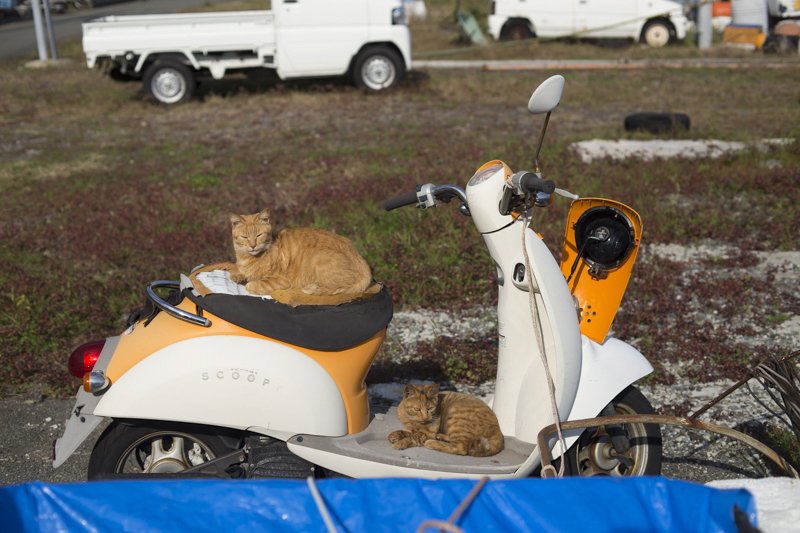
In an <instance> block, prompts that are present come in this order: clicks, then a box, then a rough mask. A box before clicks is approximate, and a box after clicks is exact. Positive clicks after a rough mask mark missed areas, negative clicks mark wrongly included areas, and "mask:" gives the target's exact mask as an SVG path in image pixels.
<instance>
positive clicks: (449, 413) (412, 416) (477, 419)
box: [389, 385, 504, 457]
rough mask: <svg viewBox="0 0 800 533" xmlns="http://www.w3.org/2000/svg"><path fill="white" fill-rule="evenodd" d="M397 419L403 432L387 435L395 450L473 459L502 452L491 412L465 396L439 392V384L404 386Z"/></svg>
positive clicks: (486, 406)
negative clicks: (418, 449)
mask: <svg viewBox="0 0 800 533" xmlns="http://www.w3.org/2000/svg"><path fill="white" fill-rule="evenodd" d="M397 418H399V419H400V422H402V423H403V426H404V427H405V429H404V430H402V429H401V430H398V431H392V432H391V433H389V442H390V443H392V446H393V447H394V448H396V449H398V450H403V449H405V448H410V447H412V446H424V447H426V448H429V449H431V450H437V451H440V452H445V453H452V454H456V455H471V456H474V457H488V456H490V455H495V454H497V453H500V452H501V451H502V450H503V445H504V440H503V433H502V432H501V431H500V424H498V422H497V417H496V416H495V414H494V412H493V411H492V410H491V409H490V408H489V406H488V405H486V404H485V403H483V401H481V400H480V398H476V397H474V396H470V395H469V394H462V393H460V392H439V385H406V386H405V389H404V391H403V400H402V401H401V402H400V405H398V406H397Z"/></svg>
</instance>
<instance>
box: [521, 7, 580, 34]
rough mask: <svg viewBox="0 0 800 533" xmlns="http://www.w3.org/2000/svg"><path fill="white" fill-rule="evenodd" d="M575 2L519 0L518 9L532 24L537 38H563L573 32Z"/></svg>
mask: <svg viewBox="0 0 800 533" xmlns="http://www.w3.org/2000/svg"><path fill="white" fill-rule="evenodd" d="M576 2H577V0H558V1H555V2H554V1H553V0H519V4H518V5H519V6H520V7H519V9H520V12H521V13H525V14H526V15H527V16H528V18H529V19H530V21H531V22H532V23H533V26H534V30H535V31H536V35H537V36H539V37H563V36H565V35H569V34H571V33H572V32H573V31H575V3H576Z"/></svg>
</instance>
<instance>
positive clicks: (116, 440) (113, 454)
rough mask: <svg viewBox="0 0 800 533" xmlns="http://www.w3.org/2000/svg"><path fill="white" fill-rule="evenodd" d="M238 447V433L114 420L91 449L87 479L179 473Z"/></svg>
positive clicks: (218, 429) (220, 429)
mask: <svg viewBox="0 0 800 533" xmlns="http://www.w3.org/2000/svg"><path fill="white" fill-rule="evenodd" d="M154 443H158V445H159V449H160V451H159V452H157V454H158V455H160V457H159V458H155V457H156V454H154V453H153V445H154ZM242 444H243V440H242V436H241V435H240V434H239V433H238V432H235V431H232V430H228V429H225V428H218V427H214V426H202V425H194V424H179V423H174V422H156V421H119V420H114V421H112V422H111V424H110V425H109V426H108V427H107V428H106V429H105V431H103V433H102V434H101V435H100V437H99V438H98V439H97V442H96V443H95V445H94V448H93V449H92V454H91V456H90V458H89V468H88V472H87V478H88V479H89V480H90V481H92V480H98V479H112V478H114V477H118V476H125V477H127V476H130V475H137V474H138V475H143V476H146V475H147V474H175V473H180V471H181V470H184V469H186V468H189V467H191V466H195V465H196V464H199V463H201V462H205V461H209V460H211V459H214V458H216V457H220V456H222V455H225V454H227V453H230V452H233V451H236V450H238V449H240V448H241V447H242ZM177 445H179V446H177ZM154 460H155V463H154V462H153V461H154ZM148 461H150V463H149V464H148Z"/></svg>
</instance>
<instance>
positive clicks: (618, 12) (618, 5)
mask: <svg viewBox="0 0 800 533" xmlns="http://www.w3.org/2000/svg"><path fill="white" fill-rule="evenodd" d="M639 2H640V0H577V4H576V6H575V29H576V31H577V32H579V37H607V38H615V37H619V38H630V37H633V38H636V37H638V35H637V30H638V28H639V27H640V25H639V21H638V19H637V6H638V4H639Z"/></svg>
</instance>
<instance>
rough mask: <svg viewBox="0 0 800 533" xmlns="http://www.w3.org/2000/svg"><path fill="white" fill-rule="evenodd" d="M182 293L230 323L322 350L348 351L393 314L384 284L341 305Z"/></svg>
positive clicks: (383, 325)
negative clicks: (374, 291) (300, 303)
mask: <svg viewBox="0 0 800 533" xmlns="http://www.w3.org/2000/svg"><path fill="white" fill-rule="evenodd" d="M183 293H184V295H185V296H186V297H187V298H189V299H190V300H191V301H192V302H194V303H195V305H197V306H198V307H199V308H200V309H203V310H205V311H208V312H209V313H211V314H213V315H216V316H218V317H219V318H221V319H223V320H226V321H228V322H230V323H231V324H235V325H237V326H239V327H242V328H245V329H247V330H249V331H252V332H255V333H258V334H260V335H264V336H265V337H269V338H272V339H276V340H279V341H283V342H286V343H289V344H293V345H295V346H302V347H304V348H310V349H312V350H320V351H325V352H338V351H342V350H346V349H348V348H352V347H353V346H357V345H359V344H361V343H363V342H365V341H367V340H369V339H371V338H372V337H374V336H375V335H376V334H377V333H378V332H379V331H381V330H382V329H384V328H386V326H388V325H389V322H391V320H392V314H393V309H392V297H391V295H390V294H389V290H388V289H387V288H386V287H385V286H383V287H382V288H381V290H380V291H379V292H378V293H377V294H374V295H370V296H369V297H366V298H360V299H357V300H353V301H351V302H347V303H344V304H339V305H300V306H297V307H292V306H289V305H285V304H281V303H278V302H276V301H275V300H270V299H264V298H260V297H256V296H239V295H233V294H220V293H211V294H207V295H205V296H200V295H198V294H196V293H195V292H194V291H192V290H191V289H186V290H184V291H183Z"/></svg>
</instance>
